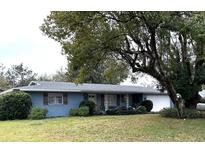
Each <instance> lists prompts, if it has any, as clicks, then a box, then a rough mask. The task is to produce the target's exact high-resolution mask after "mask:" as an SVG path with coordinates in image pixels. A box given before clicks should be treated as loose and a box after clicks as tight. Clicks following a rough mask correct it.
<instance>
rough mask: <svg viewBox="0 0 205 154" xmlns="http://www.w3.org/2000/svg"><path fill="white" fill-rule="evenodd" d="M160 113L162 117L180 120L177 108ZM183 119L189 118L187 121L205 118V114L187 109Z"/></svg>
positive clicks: (163, 110)
mask: <svg viewBox="0 0 205 154" xmlns="http://www.w3.org/2000/svg"><path fill="white" fill-rule="evenodd" d="M159 113H160V115H161V116H162V117H169V118H178V114H177V109H176V108H164V109H162V110H161V111H160V112H159ZM182 118H187V119H197V118H205V114H204V112H202V111H198V110H196V109H187V108H185V109H184V114H183V117H182Z"/></svg>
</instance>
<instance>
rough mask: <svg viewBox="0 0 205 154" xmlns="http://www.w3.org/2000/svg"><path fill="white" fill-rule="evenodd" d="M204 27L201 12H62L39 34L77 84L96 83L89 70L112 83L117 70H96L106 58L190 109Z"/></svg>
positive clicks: (203, 75) (202, 71) (200, 76)
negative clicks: (58, 50)
mask: <svg viewBox="0 0 205 154" xmlns="http://www.w3.org/2000/svg"><path fill="white" fill-rule="evenodd" d="M204 27H205V15H204V12H185V11H175V12H168V11H166V12H159V11H158V12H143V11H141V12H140V11H138V12H131V11H129V12H127V11H124V12H121V11H108V12H102V11H101V12H65V11H64V12H51V14H50V15H49V16H47V18H46V19H45V20H44V23H43V24H42V26H41V30H42V31H43V32H44V33H45V34H46V35H47V36H48V37H50V38H52V39H54V40H56V41H58V42H59V43H60V44H61V45H62V49H63V51H64V53H65V55H67V57H69V58H68V60H69V67H71V68H70V70H71V74H72V73H74V74H73V77H74V78H75V77H76V76H77V81H78V82H81V81H82V78H84V79H85V78H86V81H90V82H93V81H94V82H96V79H95V77H98V74H95V71H96V72H100V74H106V75H107V76H108V77H109V78H110V79H115V77H116V76H114V75H112V72H115V71H113V70H118V69H116V68H114V69H112V67H115V66H117V65H115V64H114V63H111V64H110V65H109V66H111V67H110V69H109V70H110V71H108V72H107V70H106V71H104V69H102V68H101V67H102V66H105V64H107V63H108V62H106V59H111V61H112V62H115V61H117V62H120V61H121V60H122V62H123V63H127V65H128V67H131V69H132V70H133V72H142V73H146V74H149V75H151V76H152V77H154V78H155V79H157V80H158V81H159V83H160V86H161V87H162V89H166V90H167V91H168V92H169V94H170V97H171V98H172V100H174V103H175V102H176V97H175V96H176V92H177V93H180V94H181V95H182V97H183V99H184V100H186V102H187V104H186V106H187V107H191V106H192V104H196V102H197V101H198V97H197V96H198V91H199V90H200V88H201V85H202V84H204V83H205V67H204V65H205V53H204V52H203V51H204V44H205V37H204V36H205V29H204ZM193 57H194V58H193ZM119 59H120V60H119ZM98 66H101V67H98ZM125 68H126V67H125ZM99 69H100V70H103V71H98V70H99ZM119 70H120V71H123V68H120V69H119ZM120 71H118V72H119V73H117V74H121V73H122V72H121V73H120ZM102 72H103V73H102ZM69 73H70V72H69ZM75 73H77V74H75ZM88 74H89V75H88ZM122 74H123V73H122ZM125 74H126V73H125ZM91 75H94V78H92V76H91ZM71 76H72V75H71ZM121 79H122V78H121ZM97 80H98V79H97ZM98 81H100V82H102V80H101V79H100V80H98ZM119 81H122V80H118V82H119ZM109 82H114V81H109ZM195 100H196V101H195ZM194 101H195V102H194ZM190 104H191V105H190Z"/></svg>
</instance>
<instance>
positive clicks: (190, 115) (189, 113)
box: [183, 109, 203, 119]
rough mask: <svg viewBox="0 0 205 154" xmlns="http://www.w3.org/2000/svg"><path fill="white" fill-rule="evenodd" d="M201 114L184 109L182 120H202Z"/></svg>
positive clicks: (194, 110)
mask: <svg viewBox="0 0 205 154" xmlns="http://www.w3.org/2000/svg"><path fill="white" fill-rule="evenodd" d="M202 114H203V113H202V112H200V111H198V110H196V109H185V110H184V117H183V118H187V119H196V118H203V115H202Z"/></svg>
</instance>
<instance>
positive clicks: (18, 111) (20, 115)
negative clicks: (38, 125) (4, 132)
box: [0, 92, 32, 120]
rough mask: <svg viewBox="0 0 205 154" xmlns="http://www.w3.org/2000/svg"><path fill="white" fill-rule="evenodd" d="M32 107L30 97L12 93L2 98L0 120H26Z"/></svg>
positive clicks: (0, 97)
mask: <svg viewBox="0 0 205 154" xmlns="http://www.w3.org/2000/svg"><path fill="white" fill-rule="evenodd" d="M31 106H32V102H31V98H30V95H29V94H27V93H25V92H10V93H7V94H4V95H1V96H0V120H13V119H26V118H27V117H28V115H29V113H30V110H31Z"/></svg>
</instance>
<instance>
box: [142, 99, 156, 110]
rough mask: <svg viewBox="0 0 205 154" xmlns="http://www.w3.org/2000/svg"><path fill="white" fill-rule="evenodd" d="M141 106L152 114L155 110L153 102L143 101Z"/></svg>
mask: <svg viewBox="0 0 205 154" xmlns="http://www.w3.org/2000/svg"><path fill="white" fill-rule="evenodd" d="M141 106H144V107H146V110H147V112H150V111H151V110H152V108H153V102H152V101H151V100H144V101H142V103H141Z"/></svg>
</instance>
